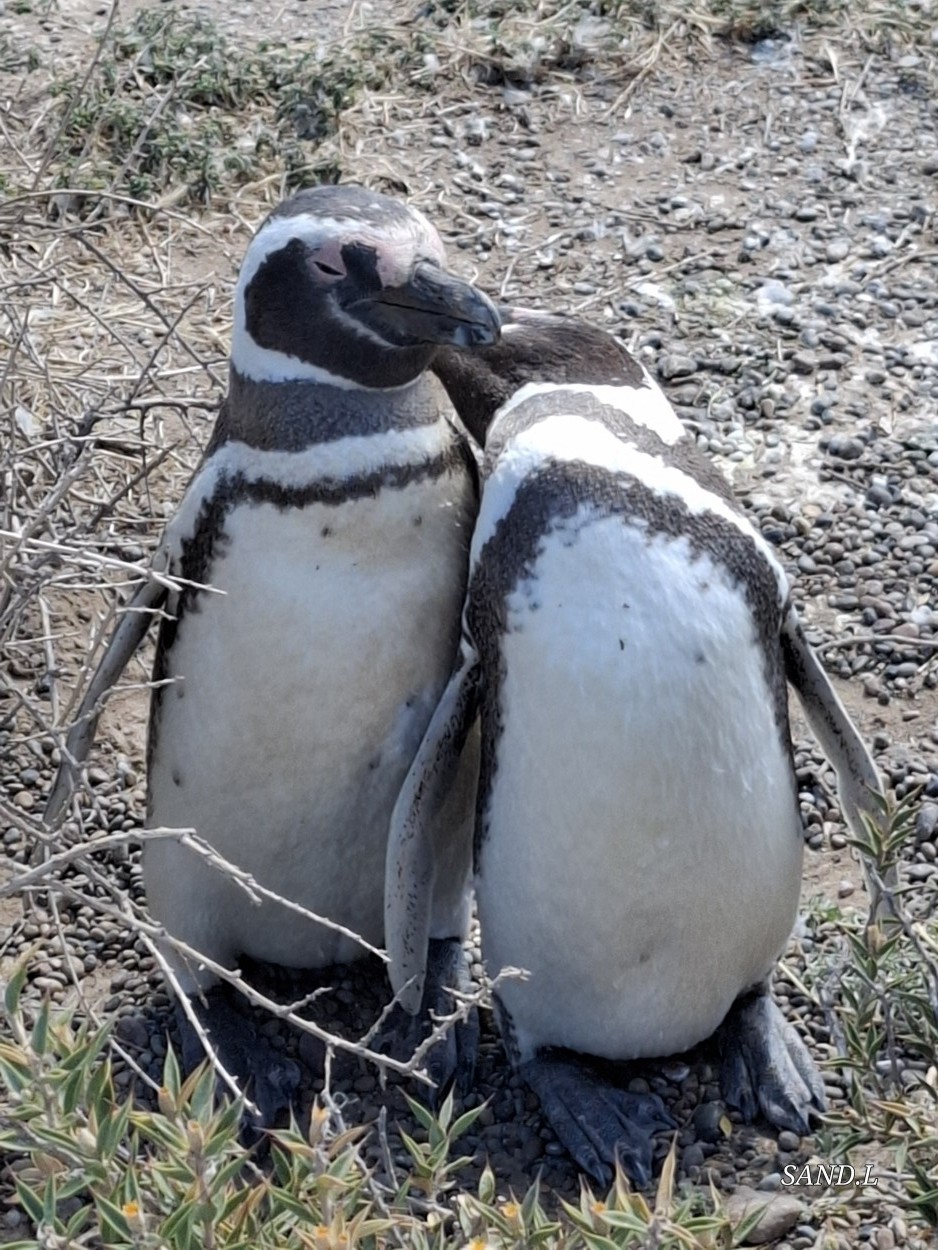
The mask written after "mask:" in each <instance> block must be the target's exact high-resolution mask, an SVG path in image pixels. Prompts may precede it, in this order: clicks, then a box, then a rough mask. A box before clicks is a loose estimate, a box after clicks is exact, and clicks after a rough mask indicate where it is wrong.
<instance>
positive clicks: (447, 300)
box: [346, 260, 501, 348]
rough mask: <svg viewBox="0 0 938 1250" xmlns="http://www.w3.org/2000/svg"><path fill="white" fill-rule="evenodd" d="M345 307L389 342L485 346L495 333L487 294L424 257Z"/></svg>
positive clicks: (494, 317) (495, 319) (496, 319)
mask: <svg viewBox="0 0 938 1250" xmlns="http://www.w3.org/2000/svg"><path fill="white" fill-rule="evenodd" d="M346 311H348V312H353V313H354V315H355V317H356V318H357V319H358V320H359V321H361V322H362V323H363V324H364V325H365V326H367V327H368V329H370V330H372V331H374V333H375V334H378V335H380V337H381V338H382V339H384V341H385V342H386V343H389V344H391V345H392V346H394V347H416V346H418V345H424V344H441V345H442V344H445V345H448V346H453V347H467V348H473V347H490V346H491V345H492V344H493V343H497V342H498V338H499V335H500V333H501V322H500V321H499V317H498V310H497V309H496V307H495V305H494V304H493V303H492V301H491V300H490V299H489V297H488V296H487V295H484V294H483V293H482V292H481V291H480V290H478V289H477V288H476V287H474V286H473V285H472V284H471V283H470V282H464V281H463V280H462V279H461V278H456V277H454V276H453V275H452V274H451V273H447V272H446V270H445V269H440V268H439V267H438V266H437V265H434V264H432V263H431V262H430V261H425V260H421V261H418V262H417V264H416V265H414V268H413V270H412V272H411V275H410V277H409V278H408V280H407V281H406V282H404V283H402V284H401V285H400V286H386V287H382V289H381V290H380V291H378V292H376V293H375V294H373V295H370V296H369V297H368V298H366V299H363V300H356V301H355V302H354V303H352V304H350V305H348V306H347V309H346Z"/></svg>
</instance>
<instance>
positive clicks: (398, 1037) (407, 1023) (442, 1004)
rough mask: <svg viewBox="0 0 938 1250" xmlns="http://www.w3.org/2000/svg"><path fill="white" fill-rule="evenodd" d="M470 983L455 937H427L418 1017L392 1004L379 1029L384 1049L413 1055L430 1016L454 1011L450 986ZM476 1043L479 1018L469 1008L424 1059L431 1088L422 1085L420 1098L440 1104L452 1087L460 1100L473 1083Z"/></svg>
mask: <svg viewBox="0 0 938 1250" xmlns="http://www.w3.org/2000/svg"><path fill="white" fill-rule="evenodd" d="M471 987H472V983H471V981H470V979H469V969H468V967H467V966H466V954H465V951H464V950H463V948H462V943H461V942H460V941H459V940H458V938H431V939H430V941H429V944H428V947H427V972H426V980H425V982H424V991H423V999H422V1000H421V1003H420V1010H419V1012H418V1013H417V1015H416V1016H411V1015H408V1014H407V1012H405V1011H404V1010H403V1008H401V1007H396V1008H395V1009H394V1010H393V1011H392V1012H391V1014H390V1017H389V1018H388V1020H387V1022H386V1024H385V1025H384V1027H383V1029H382V1037H383V1039H384V1043H385V1045H386V1046H387V1048H388V1049H389V1050H390V1051H391V1052H392V1053H393V1054H395V1055H399V1056H400V1057H401V1058H405V1057H408V1056H410V1055H412V1054H413V1053H414V1051H415V1050H416V1049H417V1047H418V1046H419V1045H420V1043H421V1042H422V1041H423V1040H424V1038H426V1037H427V1036H429V1034H430V1031H431V1029H432V1028H433V1017H435V1016H448V1015H451V1014H452V1012H453V1006H454V1004H453V995H452V991H453V990H454V989H456V990H461V991H468V990H469V989H471ZM478 1044H479V1018H478V1013H477V1012H476V1009H475V1008H473V1009H472V1011H471V1012H470V1014H469V1015H468V1017H467V1018H466V1019H465V1020H460V1021H459V1022H457V1023H456V1024H455V1025H453V1027H452V1028H450V1029H447V1031H446V1032H445V1033H444V1035H443V1036H442V1037H441V1038H440V1040H439V1041H438V1042H437V1043H436V1044H435V1045H434V1046H433V1048H432V1049H431V1050H430V1052H429V1053H428V1054H427V1056H426V1059H425V1061H424V1062H425V1067H426V1070H427V1075H428V1076H429V1077H430V1079H431V1080H432V1081H433V1083H434V1087H435V1088H433V1089H431V1090H426V1089H424V1088H421V1090H420V1096H421V1098H427V1100H428V1101H429V1103H430V1105H431V1106H433V1107H436V1106H438V1105H439V1104H440V1103H441V1102H442V1100H443V1097H444V1095H445V1094H446V1093H447V1091H448V1090H449V1088H450V1086H454V1088H455V1091H456V1094H457V1095H458V1096H459V1097H460V1098H462V1097H465V1095H466V1094H467V1093H468V1092H469V1090H470V1089H471V1087H472V1076H473V1073H474V1071H475V1059H476V1050H477V1048H478Z"/></svg>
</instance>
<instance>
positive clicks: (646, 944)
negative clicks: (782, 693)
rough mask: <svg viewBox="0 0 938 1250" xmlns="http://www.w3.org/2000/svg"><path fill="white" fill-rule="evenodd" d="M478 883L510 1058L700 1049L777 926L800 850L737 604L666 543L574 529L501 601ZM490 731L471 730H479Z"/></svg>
mask: <svg viewBox="0 0 938 1250" xmlns="http://www.w3.org/2000/svg"><path fill="white" fill-rule="evenodd" d="M502 648H503V674H504V675H503V680H502V683H501V686H500V691H499V699H500V714H501V722H502V732H501V735H500V737H499V740H498V756H497V767H496V770H495V775H494V781H493V785H492V789H491V793H490V797H489V807H488V819H489V823H490V832H489V834H488V837H487V839H486V841H485V843H484V845H483V848H482V856H481V865H480V873H479V880H478V893H479V905H480V914H481V921H482V930H483V940H484V943H485V955H486V960H487V963H488V965H489V968H490V971H493V972H494V971H497V970H498V968H499V967H501V966H503V965H506V964H513V965H516V966H520V967H523V968H527V969H528V970H529V971H530V973H531V977H530V980H529V981H527V982H525V983H518V982H516V983H511V984H508V985H506V986H505V988H504V991H503V999H504V1002H505V1005H506V1007H507V1008H508V1010H509V1012H510V1014H511V1016H512V1018H513V1021H514V1024H515V1028H516V1030H517V1033H518V1040H519V1044H520V1045H521V1047H522V1050H524V1049H525V1048H527V1049H528V1050H530V1049H532V1048H533V1047H535V1046H538V1045H563V1046H569V1047H571V1048H574V1049H577V1050H581V1051H584V1052H587V1053H594V1054H601V1055H605V1056H608V1057H611V1058H628V1057H636V1056H641V1055H653V1054H663V1053H673V1052H676V1051H678V1050H681V1049H683V1048H684V1047H686V1046H689V1045H691V1044H693V1043H694V1042H696V1041H699V1040H700V1039H701V1038H703V1037H705V1036H707V1035H708V1034H709V1033H710V1032H712V1030H713V1029H714V1028H715V1027H716V1025H717V1024H718V1023H719V1022H720V1020H721V1019H722V1017H723V1015H724V1014H725V1012H726V1010H727V1009H728V1007H729V1006H730V1004H731V1002H732V1000H733V998H734V997H735V996H736V995H737V994H738V993H739V992H740V991H741V990H743V989H744V988H746V987H747V986H748V985H750V984H751V983H752V982H754V981H755V980H756V979H758V978H759V977H761V976H762V975H764V974H765V972H766V971H767V970H768V968H769V967H770V965H771V963H772V961H773V960H774V958H775V957H776V956H777V954H778V951H779V948H780V947H781V946H782V944H783V943H784V941H785V938H786V937H787V935H788V933H789V931H790V929H791V925H792V923H793V921H794V916H795V911H796V907H797V899H798V891H799V885H800V863H801V851H802V842H801V831H800V823H799V817H798V810H797V804H796V802H795V795H794V788H793V779H792V774H791V769H790V765H789V758H788V753H787V750H786V749H785V747H784V746H783V743H782V741H781V739H780V734H779V729H778V726H777V725H776V722H775V714H774V700H773V698H772V694H771V692H770V690H769V689H768V686H767V683H766V676H765V669H764V664H763V653H762V650H761V647H760V646H759V644H758V640H757V638H756V632H755V627H754V624H753V618H752V614H751V611H750V608H749V606H748V604H747V602H746V599H745V597H744V595H743V593H742V590H741V588H740V587H738V586H736V585H734V584H732V582H731V580H730V579H729V577H728V575H727V573H726V571H725V570H724V568H723V567H722V566H720V565H717V564H714V563H713V562H712V561H711V560H709V559H708V558H706V557H699V556H698V557H696V558H695V557H693V556H692V553H691V550H690V547H689V545H688V543H687V541H686V539H683V538H678V539H674V538H670V537H667V536H664V535H658V536H655V537H652V538H650V539H649V536H648V535H647V533H646V532H645V531H644V530H643V529H640V528H639V527H637V526H629V525H626V524H624V523H623V521H622V520H621V519H618V518H608V519H600V520H595V519H593V520H588V519H587V518H586V515H585V514H583V515H581V516H580V517H579V518H574V519H573V520H572V521H571V522H569V523H568V524H567V525H566V526H565V527H564V528H563V529H562V531H557V532H554V533H553V534H551V535H550V536H549V537H548V538H547V539H546V540H545V542H544V544H543V545H542V548H541V551H540V553H539V555H538V557H537V560H536V563H535V566H534V569H533V576H532V577H530V578H529V579H527V580H525V581H524V582H523V583H522V584H521V585H520V586H519V587H518V588H517V589H516V590H515V591H514V593H512V594H511V596H510V597H509V602H508V620H507V632H506V633H505V635H504V637H503V639H502ZM487 711H489V712H490V711H491V709H487Z"/></svg>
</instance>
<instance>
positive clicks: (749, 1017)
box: [719, 987, 825, 1137]
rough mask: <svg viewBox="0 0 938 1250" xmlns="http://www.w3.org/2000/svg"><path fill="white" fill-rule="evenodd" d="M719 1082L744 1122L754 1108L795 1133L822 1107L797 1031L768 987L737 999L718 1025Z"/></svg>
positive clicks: (811, 1063)
mask: <svg viewBox="0 0 938 1250" xmlns="http://www.w3.org/2000/svg"><path fill="white" fill-rule="evenodd" d="M719 1044H720V1049H721V1051H722V1064H721V1070H720V1083H721V1086H722V1089H723V1094H724V1097H725V1098H726V1100H727V1102H728V1103H730V1105H731V1106H734V1107H737V1108H738V1109H739V1111H740V1112H741V1114H742V1116H743V1118H744V1119H745V1120H746V1121H749V1120H752V1119H754V1117H755V1115H756V1112H757V1110H761V1112H762V1114H763V1115H764V1116H765V1118H766V1119H767V1120H768V1121H769V1122H770V1123H771V1124H774V1125H775V1126H776V1127H777V1128H783V1129H789V1130H790V1131H791V1132H793V1133H797V1134H798V1136H799V1137H803V1136H805V1135H806V1134H807V1133H809V1132H810V1131H811V1128H810V1118H811V1116H812V1115H814V1114H817V1113H818V1112H821V1111H823V1110H824V1109H825V1101H824V1084H823V1082H822V1081H821V1077H820V1074H819V1072H818V1070H817V1068H816V1067H815V1065H814V1060H813V1059H812V1058H811V1056H810V1055H809V1053H808V1051H807V1048H806V1047H805V1045H804V1043H803V1042H802V1040H801V1038H800V1037H799V1036H798V1034H797V1032H796V1031H795V1030H794V1029H793V1028H792V1027H791V1026H790V1025H789V1024H786V1022H785V1020H784V1018H783V1016H782V1013H781V1012H780V1011H779V1009H778V1007H777V1006H776V1005H775V1003H774V1002H773V1001H772V998H771V996H770V994H769V992H768V988H767V987H761V988H760V989H759V990H757V991H756V992H755V993H753V994H747V995H745V996H744V997H743V998H740V999H737V1001H736V1002H735V1003H734V1004H733V1006H732V1008H731V1009H730V1012H729V1014H728V1015H727V1017H726V1019H725V1020H724V1022H723V1024H722V1025H721V1026H720V1033H719Z"/></svg>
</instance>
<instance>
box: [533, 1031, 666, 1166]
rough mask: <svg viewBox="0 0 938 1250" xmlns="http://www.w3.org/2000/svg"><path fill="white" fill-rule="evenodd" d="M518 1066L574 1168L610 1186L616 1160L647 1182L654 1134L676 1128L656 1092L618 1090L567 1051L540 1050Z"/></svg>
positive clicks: (586, 1063)
mask: <svg viewBox="0 0 938 1250" xmlns="http://www.w3.org/2000/svg"><path fill="white" fill-rule="evenodd" d="M518 1070H519V1073H520V1075H521V1076H522V1077H523V1078H524V1080H525V1081H526V1082H527V1084H528V1085H529V1086H530V1087H531V1089H532V1090H533V1091H534V1093H535V1094H537V1096H538V1099H539V1100H540V1104H541V1112H542V1113H543V1115H544V1117H545V1119H547V1120H548V1121H549V1122H550V1126H551V1128H552V1129H553V1130H554V1132H555V1133H556V1134H557V1136H558V1137H559V1138H560V1140H561V1142H562V1143H563V1145H564V1146H565V1147H566V1148H567V1150H568V1151H569V1152H570V1154H571V1155H572V1156H573V1158H574V1160H575V1162H576V1164H577V1166H578V1167H580V1168H582V1170H583V1171H584V1172H586V1173H588V1174H589V1176H590V1177H591V1178H592V1179H593V1180H594V1181H596V1182H597V1184H599V1185H602V1186H604V1187H605V1186H608V1185H609V1184H610V1182H611V1180H612V1174H613V1169H614V1167H615V1165H616V1163H617V1162H618V1163H619V1164H620V1165H621V1167H622V1170H623V1171H624V1172H625V1173H626V1175H627V1176H628V1177H629V1179H630V1180H631V1181H633V1182H634V1183H635V1184H636V1185H638V1186H639V1187H643V1186H645V1185H647V1184H648V1183H649V1181H650V1180H651V1174H652V1146H653V1142H652V1138H653V1137H654V1135H655V1133H659V1132H661V1131H662V1130H663V1129H669V1128H675V1127H676V1123H675V1121H674V1119H672V1117H671V1115H670V1114H669V1113H668V1111H667V1110H666V1108H665V1105H664V1103H663V1102H662V1101H661V1099H660V1098H659V1097H658V1095H657V1094H633V1093H631V1092H630V1091H628V1090H624V1089H619V1088H617V1087H616V1086H615V1085H612V1084H610V1083H609V1082H608V1081H606V1080H604V1079H603V1078H602V1077H601V1076H600V1075H599V1074H598V1073H597V1072H595V1071H594V1070H593V1069H592V1068H591V1067H590V1066H589V1064H588V1062H587V1061H586V1060H583V1059H579V1058H577V1057H576V1056H573V1055H571V1054H570V1053H569V1052H566V1051H557V1050H542V1051H539V1052H538V1053H537V1054H536V1055H535V1057H534V1058H533V1059H529V1060H527V1061H526V1062H525V1063H522V1064H521V1065H520V1066H519V1069H518Z"/></svg>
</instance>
